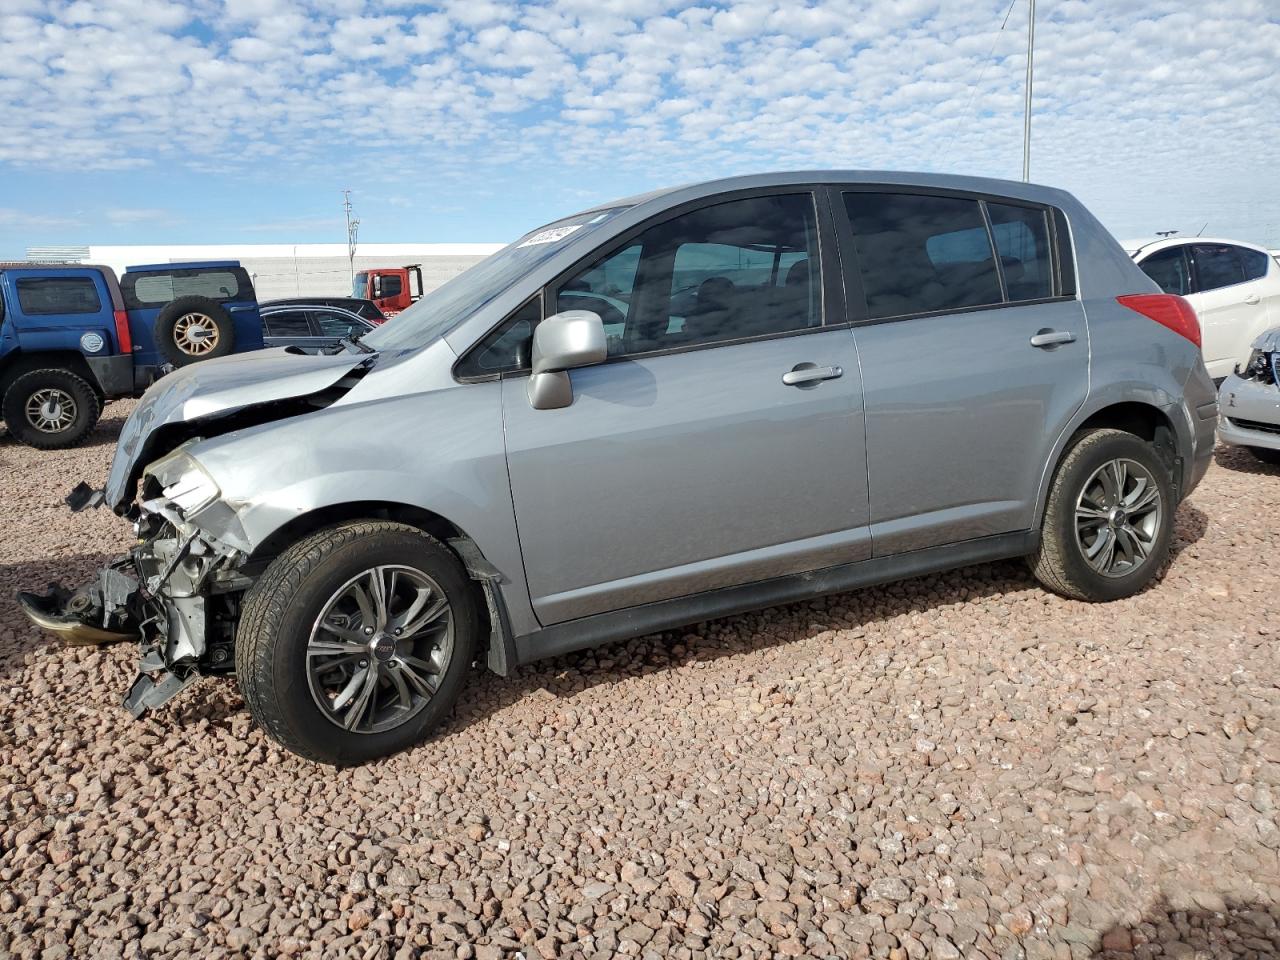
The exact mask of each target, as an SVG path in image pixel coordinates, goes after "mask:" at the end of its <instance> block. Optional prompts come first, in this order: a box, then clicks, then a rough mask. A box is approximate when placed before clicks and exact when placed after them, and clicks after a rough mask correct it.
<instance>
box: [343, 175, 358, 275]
mask: <svg viewBox="0 0 1280 960" xmlns="http://www.w3.org/2000/svg"><path fill="white" fill-rule="evenodd" d="M342 209H343V210H344V211H345V212H346V214H347V266H348V267H349V268H350V270H351V289H352V291H353V292H354V291H355V286H356V234H358V233H359V232H360V221H359V220H353V219H352V218H351V191H350V190H343V191H342Z"/></svg>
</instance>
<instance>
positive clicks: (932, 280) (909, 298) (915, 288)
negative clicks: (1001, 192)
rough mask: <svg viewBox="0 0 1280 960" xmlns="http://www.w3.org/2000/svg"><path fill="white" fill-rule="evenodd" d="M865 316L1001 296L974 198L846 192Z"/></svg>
mask: <svg viewBox="0 0 1280 960" xmlns="http://www.w3.org/2000/svg"><path fill="white" fill-rule="evenodd" d="M844 202H845V209H846V211H847V212H848V214H849V222H850V225H851V226H852V228H853V238H854V244H855V246H856V248H857V251H858V262H859V266H860V268H861V272H862V284H863V290H864V291H865V293H866V298H867V313H868V316H869V317H870V318H871V319H881V318H885V317H897V316H903V315H906V314H913V313H934V312H938V311H945V310H955V309H960V308H963V307H979V306H985V305H988V304H998V303H1001V302H1003V297H1002V296H1001V292H1000V278H999V274H997V272H996V264H995V257H994V256H993V254H992V250H991V241H990V238H989V236H988V234H987V228H986V222H985V220H984V219H983V216H982V208H981V207H980V206H979V205H978V201H977V200H968V199H963V198H959V197H935V196H927V195H922V194H905V193H903V194H897V193H846V194H845V195H844Z"/></svg>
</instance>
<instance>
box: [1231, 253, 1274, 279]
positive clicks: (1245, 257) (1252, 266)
mask: <svg viewBox="0 0 1280 960" xmlns="http://www.w3.org/2000/svg"><path fill="white" fill-rule="evenodd" d="M1236 253H1237V254H1238V255H1239V257H1240V265H1241V266H1242V267H1244V279H1245V281H1246V282H1248V281H1249V280H1261V279H1262V278H1263V277H1265V276H1266V275H1267V267H1268V266H1269V265H1270V262H1271V258H1270V257H1269V256H1267V254H1265V253H1263V252H1262V251H1261V250H1250V249H1249V248H1248V247H1236Z"/></svg>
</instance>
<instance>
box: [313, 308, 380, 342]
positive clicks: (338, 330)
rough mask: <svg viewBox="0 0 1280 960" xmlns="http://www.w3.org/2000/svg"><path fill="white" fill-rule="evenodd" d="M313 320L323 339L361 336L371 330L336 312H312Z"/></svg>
mask: <svg viewBox="0 0 1280 960" xmlns="http://www.w3.org/2000/svg"><path fill="white" fill-rule="evenodd" d="M311 319H313V320H314V321H315V322H316V326H317V327H318V328H319V329H320V335H321V336H323V337H345V336H348V335H350V336H359V335H360V334H362V333H364V332H365V331H367V330H368V329H369V328H368V327H367V326H365V325H364V324H363V323H360V322H359V321H358V320H353V319H352V318H351V317H349V316H347V315H346V314H342V313H338V312H337V311H334V310H312V311H311Z"/></svg>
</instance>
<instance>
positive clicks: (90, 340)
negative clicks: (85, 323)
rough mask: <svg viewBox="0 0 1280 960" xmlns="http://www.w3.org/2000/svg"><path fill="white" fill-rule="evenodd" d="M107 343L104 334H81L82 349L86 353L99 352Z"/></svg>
mask: <svg viewBox="0 0 1280 960" xmlns="http://www.w3.org/2000/svg"><path fill="white" fill-rule="evenodd" d="M106 345H107V341H106V340H104V339H102V334H100V333H93V332H92V331H90V332H89V333H84V334H81V335H80V349H81V350H83V351H84V352H85V353H97V352H98V351H100V350H101V349H102V348H103V347H105V346H106Z"/></svg>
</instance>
